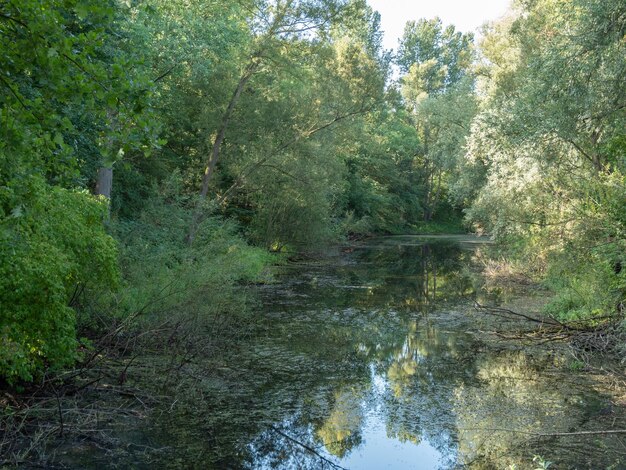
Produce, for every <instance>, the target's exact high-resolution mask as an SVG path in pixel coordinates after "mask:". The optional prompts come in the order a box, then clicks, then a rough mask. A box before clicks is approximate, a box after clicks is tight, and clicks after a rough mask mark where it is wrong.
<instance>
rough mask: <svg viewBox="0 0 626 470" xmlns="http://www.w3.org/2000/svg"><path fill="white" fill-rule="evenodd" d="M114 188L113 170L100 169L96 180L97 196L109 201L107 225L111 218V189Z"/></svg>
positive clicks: (106, 217)
mask: <svg viewBox="0 0 626 470" xmlns="http://www.w3.org/2000/svg"><path fill="white" fill-rule="evenodd" d="M112 188H113V168H100V169H99V170H98V178H97V180H96V191H95V193H96V196H104V197H105V198H106V199H107V213H106V216H105V223H106V222H108V221H109V219H110V218H111V189H112Z"/></svg>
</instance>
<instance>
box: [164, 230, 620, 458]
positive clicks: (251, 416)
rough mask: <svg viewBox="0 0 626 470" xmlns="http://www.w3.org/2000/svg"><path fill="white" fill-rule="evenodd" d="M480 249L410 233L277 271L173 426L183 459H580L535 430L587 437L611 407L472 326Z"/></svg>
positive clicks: (533, 356) (549, 358)
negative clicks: (254, 324)
mask: <svg viewBox="0 0 626 470" xmlns="http://www.w3.org/2000/svg"><path fill="white" fill-rule="evenodd" d="M472 255H473V247H472V246H471V245H468V244H467V243H465V244H463V243H459V242H458V241H457V240H453V241H450V240H446V239H443V240H428V241H425V240H423V239H417V238H411V237H406V238H392V239H385V240H380V241H376V242H369V243H367V244H363V245H362V246H360V247H357V248H356V249H355V250H354V251H353V252H351V253H349V254H344V255H342V256H341V257H339V258H337V259H331V260H329V261H326V262H324V263H312V264H310V265H306V266H305V265H296V266H290V267H285V268H283V270H282V271H283V272H282V273H281V274H280V275H279V280H280V283H279V284H278V285H275V286H266V287H263V288H260V292H259V296H260V298H261V302H260V307H259V311H258V312H257V315H260V316H262V318H263V319H264V321H263V322H262V323H261V325H260V327H259V329H258V331H257V332H256V333H255V336H254V338H253V339H252V343H251V345H249V347H248V348H246V350H245V351H238V352H237V355H236V361H237V363H236V364H231V365H229V367H231V368H233V370H235V369H236V370H237V371H238V374H236V375H234V376H232V377H231V376H230V375H229V374H225V375H224V376H223V377H221V379H220V380H221V381H220V382H219V383H216V384H210V383H206V384H204V388H203V389H202V403H203V404H204V405H205V408H202V407H199V409H201V410H202V412H198V413H196V414H194V413H193V412H192V413H189V412H187V414H186V415H185V416H176V415H173V416H172V415H169V416H167V417H166V419H167V420H168V421H167V423H166V424H165V425H166V426H167V427H166V430H165V431H163V432H165V433H166V436H167V439H168V440H169V442H174V443H175V444H174V446H173V447H174V448H177V449H178V448H182V449H185V451H183V452H184V454H183V455H181V454H180V453H179V454H178V456H177V458H178V461H179V462H184V464H185V465H191V466H193V465H199V464H200V463H203V464H206V465H208V464H211V463H212V464H213V465H215V466H216V467H218V468H241V467H248V468H324V467H328V468H330V467H332V465H331V464H330V463H329V461H331V462H335V463H337V464H339V465H341V466H342V467H345V468H358V469H366V468H372V469H378V468H438V467H440V468H453V467H456V466H464V467H468V468H506V466H507V465H512V464H517V465H521V467H520V468H526V467H527V466H528V465H529V462H530V461H531V459H532V456H533V455H534V454H535V453H541V454H542V455H544V456H545V457H546V458H548V459H550V460H552V461H558V462H561V463H562V464H563V465H564V466H565V468H567V465H569V464H571V463H576V462H577V458H578V456H577V454H576V453H572V452H571V446H570V444H568V443H566V442H561V441H558V440H551V441H549V443H548V444H549V445H546V443H545V441H540V440H538V439H536V438H534V437H533V435H532V434H530V433H532V432H536V431H538V430H540V431H542V432H549V431H553V430H554V431H558V430H568V429H578V428H579V427H580V426H581V425H583V424H584V423H586V422H587V421H589V420H590V419H591V418H592V417H593V415H594V413H597V410H598V408H599V407H601V406H602V405H603V403H604V402H605V399H604V398H603V397H601V396H600V395H598V394H597V393H596V392H594V391H593V390H592V389H591V387H590V386H589V385H586V384H585V383H584V380H581V379H580V378H578V377H575V376H573V375H572V374H570V373H564V372H562V371H561V370H560V368H559V366H560V364H559V360H558V358H557V357H555V356H554V354H553V352H551V351H549V350H539V351H534V352H532V353H529V352H527V351H523V350H521V349H520V348H519V347H518V346H516V345H513V346H507V347H504V346H497V347H496V346H494V345H492V344H487V343H486V342H484V341H483V339H482V338H481V336H480V334H477V333H476V331H472V329H475V328H474V324H473V319H471V318H468V316H467V315H465V314H464V312H466V311H468V310H469V306H470V305H471V301H472V299H473V298H475V296H476V295H478V294H477V292H476V285H477V283H476V280H475V278H473V277H472V274H471V269H470V267H471V259H472ZM183 427H184V428H185V429H186V432H185V433H183V434H182V435H181V433H180V432H179V431H180V429H181V428H183ZM168 430H171V431H168ZM513 431H515V432H513ZM207 436H209V437H207ZM198 455H200V456H201V458H198ZM586 456H587V457H586V458H588V459H594V460H595V459H597V460H595V461H596V462H604V463H605V464H606V465H608V464H609V463H613V462H614V460H612V459H614V458H615V456H614V455H610V453H597V455H594V454H593V453H589V452H587V453H586Z"/></svg>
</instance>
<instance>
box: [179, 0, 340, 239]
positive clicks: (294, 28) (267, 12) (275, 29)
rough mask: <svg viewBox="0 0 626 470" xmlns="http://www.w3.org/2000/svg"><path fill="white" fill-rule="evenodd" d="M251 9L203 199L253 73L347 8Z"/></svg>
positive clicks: (279, 5)
mask: <svg viewBox="0 0 626 470" xmlns="http://www.w3.org/2000/svg"><path fill="white" fill-rule="evenodd" d="M247 8H248V10H249V11H250V12H251V13H250V16H249V24H250V29H251V33H252V40H251V41H250V43H249V45H248V48H247V51H246V54H245V56H244V58H243V60H242V62H241V65H240V71H239V77H238V79H237V81H236V83H235V84H234V88H233V90H232V91H231V93H230V100H229V101H228V103H227V104H226V106H225V109H223V111H222V114H221V118H220V120H219V124H218V125H217V127H216V128H215V129H213V130H212V131H211V138H210V150H209V152H208V155H207V157H206V165H205V168H204V172H203V175H202V186H201V190H200V203H202V201H204V200H205V199H206V198H207V195H208V192H209V184H210V182H211V179H212V177H213V174H214V173H215V168H216V165H217V164H218V161H219V159H220V156H221V149H222V144H223V142H224V139H225V137H226V134H227V130H228V129H229V127H230V125H231V121H232V119H233V115H234V113H235V111H236V108H237V106H238V104H239V101H240V99H241V96H242V94H243V92H244V90H245V89H246V86H247V84H248V83H249V82H250V80H251V79H252V77H253V76H254V75H255V74H257V73H258V72H260V71H262V70H264V69H268V68H269V69H271V68H272V67H274V66H276V64H280V63H281V62H282V57H283V56H284V55H285V54H287V55H288V54H289V52H288V50H289V47H290V45H291V43H292V41H294V40H302V39H308V38H314V37H316V36H323V35H324V32H325V31H327V30H328V29H329V27H330V25H331V23H332V22H333V21H334V20H335V19H336V18H337V17H339V16H340V15H341V14H342V13H343V12H344V10H345V8H346V2H345V1H344V0H276V1H257V2H253V3H252V4H251V5H247ZM200 215H201V214H200V210H199V209H198V210H197V211H196V215H195V216H194V220H193V222H192V225H191V227H190V231H189V235H188V241H189V242H190V243H191V242H192V241H193V239H194V236H195V230H196V228H197V224H198V222H199V218H200Z"/></svg>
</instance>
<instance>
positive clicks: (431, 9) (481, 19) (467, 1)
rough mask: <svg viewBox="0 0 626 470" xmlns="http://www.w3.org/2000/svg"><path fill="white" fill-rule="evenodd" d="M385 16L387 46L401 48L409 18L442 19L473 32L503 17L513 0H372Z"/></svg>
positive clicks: (458, 28)
mask: <svg viewBox="0 0 626 470" xmlns="http://www.w3.org/2000/svg"><path fill="white" fill-rule="evenodd" d="M368 3H369V5H370V6H371V7H372V8H373V9H374V10H377V11H378V12H379V13H380V15H381V29H382V30H383V31H384V32H385V40H384V42H383V44H384V48H385V49H397V47H398V39H399V38H400V37H401V36H402V32H403V31H404V25H405V23H406V22H407V21H409V20H418V19H420V18H434V17H435V16H438V17H439V18H441V21H442V22H443V24H444V26H447V25H448V24H453V25H455V26H456V29H457V30H460V31H463V32H473V31H475V30H476V28H478V27H479V26H481V25H482V24H483V23H485V22H487V21H492V20H495V19H498V18H500V17H501V16H502V15H503V14H504V13H505V12H506V10H507V7H508V5H509V3H510V0H368Z"/></svg>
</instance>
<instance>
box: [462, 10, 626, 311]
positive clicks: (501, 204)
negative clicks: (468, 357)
mask: <svg viewBox="0 0 626 470" xmlns="http://www.w3.org/2000/svg"><path fill="white" fill-rule="evenodd" d="M520 8H521V9H520V10H519V11H517V12H516V13H514V14H513V15H512V17H510V18H508V19H506V20H504V21H503V22H501V23H499V24H496V25H494V26H492V27H491V28H490V30H489V31H488V34H487V36H486V38H485V41H484V45H483V51H484V54H485V56H486V58H487V67H486V72H487V78H486V80H485V82H484V85H483V90H484V94H483V96H484V100H483V103H482V104H481V108H482V109H481V113H480V114H479V115H478V117H477V119H476V121H475V122H474V124H473V128H472V130H473V132H472V136H471V139H470V146H469V149H470V153H469V155H468V157H469V158H470V159H472V160H474V161H482V162H484V164H485V167H486V168H487V181H486V185H485V186H484V187H483V189H482V190H481V191H480V193H479V195H478V198H477V200H476V202H475V203H474V205H473V207H472V210H471V212H470V216H471V217H473V220H475V221H476V222H477V223H480V224H482V225H484V226H486V227H487V228H488V229H489V230H491V231H492V232H493V233H495V234H496V235H500V236H502V237H517V238H521V239H523V240H524V241H525V242H526V247H527V251H526V253H527V254H528V256H529V258H533V259H535V260H536V261H537V267H538V268H542V269H547V272H548V273H551V275H550V276H549V278H550V279H552V280H553V282H554V285H555V288H556V289H557V291H558V292H559V293H560V294H561V295H560V296H559V298H558V299H557V300H556V303H555V304H554V306H553V309H554V310H555V311H556V312H560V313H564V312H568V311H569V312H570V313H571V314H575V315H584V316H587V315H589V314H595V313H598V312H604V313H607V312H615V311H616V310H622V307H620V305H621V304H622V302H623V301H624V296H625V293H626V283H625V282H624V279H623V277H620V276H621V275H620V273H619V271H620V270H619V269H618V268H617V267H618V266H620V265H621V263H622V260H623V252H624V247H625V246H626V219H625V218H624V213H625V206H624V201H625V200H626V198H625V195H626V189H625V188H626V185H625V183H624V171H625V154H626V145H624V143H625V133H624V127H625V126H624V125H625V123H626V111H625V110H626V102H625V96H626V54H625V53H624V52H625V51H626V50H625V45H624V41H623V35H624V30H625V27H626V26H625V25H626V6H625V5H624V3H623V2H620V1H612V0H609V1H599V0H598V1H579V0H558V1H557V0H538V1H534V2H527V3H524V4H523V5H522V6H521V7H520ZM533 253H534V256H533V255H532V254H533ZM546 260H547V262H546ZM607 285H610V286H612V288H611V289H610V290H607V289H606V286H607Z"/></svg>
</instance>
